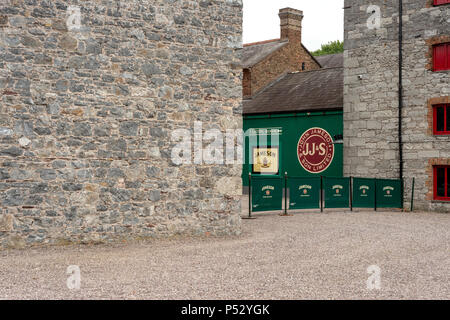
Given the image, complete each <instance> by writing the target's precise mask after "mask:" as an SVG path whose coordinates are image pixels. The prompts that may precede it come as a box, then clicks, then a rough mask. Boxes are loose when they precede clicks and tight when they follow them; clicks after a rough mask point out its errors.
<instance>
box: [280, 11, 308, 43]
mask: <svg viewBox="0 0 450 320" xmlns="http://www.w3.org/2000/svg"><path fill="white" fill-rule="evenodd" d="M278 15H279V16H280V26H281V40H287V39H289V41H292V42H293V41H299V42H301V41H302V20H303V11H301V10H296V9H292V8H284V9H280V13H279V14H278Z"/></svg>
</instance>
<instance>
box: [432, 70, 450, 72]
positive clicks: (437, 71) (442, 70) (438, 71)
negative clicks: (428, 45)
mask: <svg viewBox="0 0 450 320" xmlns="http://www.w3.org/2000/svg"><path fill="white" fill-rule="evenodd" d="M432 72H433V73H450V69H447V70H437V71H434V70H432Z"/></svg>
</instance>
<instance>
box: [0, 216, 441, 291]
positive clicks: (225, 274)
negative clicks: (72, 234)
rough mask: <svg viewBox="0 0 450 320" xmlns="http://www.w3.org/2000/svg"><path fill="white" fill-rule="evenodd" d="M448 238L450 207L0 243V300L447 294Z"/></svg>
mask: <svg viewBox="0 0 450 320" xmlns="http://www.w3.org/2000/svg"><path fill="white" fill-rule="evenodd" d="M449 243H450V215H446V214H430V213H399V212H388V213H381V212H377V213H374V212H353V213H348V212H346V213H343V212H336V213H326V214H320V213H306V214H297V215H295V216H290V217H280V216H278V215H276V214H270V213H269V214H263V215H259V216H258V219H256V220H243V234H242V236H239V237H235V238H228V239H220V238H204V239H172V240H158V241H151V242H150V241H149V242H141V243H128V244H120V245H96V246H68V247H53V248H35V249H29V250H16V251H0V284H1V285H0V299H61V298H62V299H360V298H362V299H383V298H387V299H422V298H423V299H449V298H450V257H449ZM69 265H78V266H79V267H80V270H81V289H80V290H78V291H73V290H69V289H68V288H67V285H66V280H67V277H68V276H67V275H66V270H67V267H68V266H69ZM371 265H377V266H379V267H380V268H381V289H380V290H373V291H369V290H367V288H366V281H367V279H368V277H369V274H368V273H367V268H368V267H369V266H371Z"/></svg>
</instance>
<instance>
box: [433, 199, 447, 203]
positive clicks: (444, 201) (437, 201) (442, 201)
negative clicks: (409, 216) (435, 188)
mask: <svg viewBox="0 0 450 320" xmlns="http://www.w3.org/2000/svg"><path fill="white" fill-rule="evenodd" d="M431 203H450V199H449V200H436V199H433V200H431Z"/></svg>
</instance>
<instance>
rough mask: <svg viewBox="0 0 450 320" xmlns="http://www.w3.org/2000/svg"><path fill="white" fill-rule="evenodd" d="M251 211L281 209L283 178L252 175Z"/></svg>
mask: <svg viewBox="0 0 450 320" xmlns="http://www.w3.org/2000/svg"><path fill="white" fill-rule="evenodd" d="M251 185H252V188H251V189H252V208H251V209H252V211H254V212H261V211H275V210H281V209H282V204H283V178H278V177H265V178H263V177H252V181H251Z"/></svg>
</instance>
